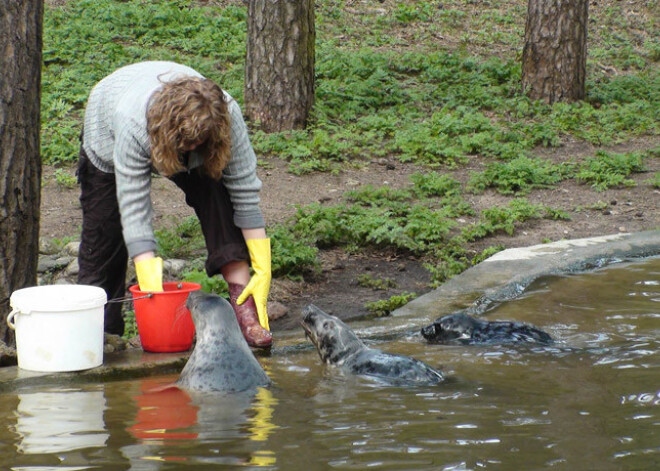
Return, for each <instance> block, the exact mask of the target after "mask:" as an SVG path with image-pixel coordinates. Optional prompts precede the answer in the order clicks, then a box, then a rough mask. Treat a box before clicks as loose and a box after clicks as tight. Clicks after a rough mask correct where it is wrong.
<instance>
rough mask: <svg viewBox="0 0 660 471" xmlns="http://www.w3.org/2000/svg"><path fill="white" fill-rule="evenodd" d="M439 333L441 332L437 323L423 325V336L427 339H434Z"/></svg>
mask: <svg viewBox="0 0 660 471" xmlns="http://www.w3.org/2000/svg"><path fill="white" fill-rule="evenodd" d="M438 334H439V332H438V329H437V327H436V325H435V324H431V325H427V326H426V327H422V337H424V338H425V339H426V340H434V339H435V338H436V337H437V336H438Z"/></svg>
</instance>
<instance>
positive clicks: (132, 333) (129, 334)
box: [122, 310, 138, 340]
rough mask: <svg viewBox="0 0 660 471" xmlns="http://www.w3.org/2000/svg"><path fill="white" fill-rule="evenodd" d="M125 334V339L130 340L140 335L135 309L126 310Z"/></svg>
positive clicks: (124, 314) (124, 315)
mask: <svg viewBox="0 0 660 471" xmlns="http://www.w3.org/2000/svg"><path fill="white" fill-rule="evenodd" d="M123 317H124V335H122V338H123V339H126V340H129V339H132V338H133V337H137V336H138V327H137V321H136V320H135V311H133V310H129V311H124V313H123Z"/></svg>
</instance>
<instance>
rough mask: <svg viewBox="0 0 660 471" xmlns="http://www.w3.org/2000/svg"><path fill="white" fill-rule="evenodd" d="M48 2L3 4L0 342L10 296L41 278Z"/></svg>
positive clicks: (0, 47)
mask: <svg viewBox="0 0 660 471" xmlns="http://www.w3.org/2000/svg"><path fill="white" fill-rule="evenodd" d="M42 20H43V0H21V1H14V0H12V1H2V2H0V340H4V341H5V342H7V343H10V344H11V343H13V341H14V340H13V335H12V333H11V331H9V329H7V325H6V322H5V319H6V317H7V315H8V314H9V310H10V309H9V298H10V296H11V293H12V292H13V291H15V290H17V289H20V288H24V287H27V286H34V285H36V282H37V262H38V257H39V203H40V199H41V197H40V191H41V159H40V156H39V127H40V122H39V120H40V113H39V105H40V97H41V44H42Z"/></svg>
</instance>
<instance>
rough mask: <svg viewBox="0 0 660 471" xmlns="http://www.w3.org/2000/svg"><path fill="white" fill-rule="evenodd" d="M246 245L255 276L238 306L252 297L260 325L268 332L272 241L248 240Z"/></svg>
mask: <svg viewBox="0 0 660 471" xmlns="http://www.w3.org/2000/svg"><path fill="white" fill-rule="evenodd" d="M245 243H246V245H247V248H248V252H250V261H251V262H252V270H253V271H254V274H253V275H252V278H250V282H249V283H248V284H247V286H246V287H245V289H244V290H243V292H242V293H241V295H240V296H239V297H238V299H237V300H236V304H239V305H240V304H243V303H244V302H245V300H246V299H247V298H248V297H249V296H250V295H252V297H253V298H254V303H255V304H256V306H257V315H258V316H259V324H261V327H263V328H264V329H266V330H270V327H269V326H268V312H267V311H266V302H267V300H268V293H269V292H270V280H271V278H272V275H271V268H270V264H271V259H270V239H268V238H265V239H246V240H245Z"/></svg>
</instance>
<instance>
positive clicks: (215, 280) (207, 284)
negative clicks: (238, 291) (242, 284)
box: [183, 270, 229, 299]
mask: <svg viewBox="0 0 660 471" xmlns="http://www.w3.org/2000/svg"><path fill="white" fill-rule="evenodd" d="M183 281H187V282H190V283H199V284H200V285H202V291H205V292H207V293H214V294H217V295H219V296H223V297H225V298H227V299H229V288H228V286H227V282H226V281H225V280H224V279H222V278H221V277H219V276H212V277H209V276H208V275H207V274H206V272H205V271H203V270H191V271H187V272H185V273H184V274H183Z"/></svg>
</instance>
